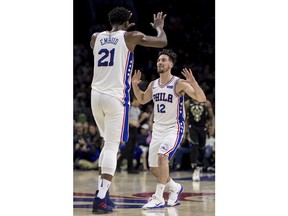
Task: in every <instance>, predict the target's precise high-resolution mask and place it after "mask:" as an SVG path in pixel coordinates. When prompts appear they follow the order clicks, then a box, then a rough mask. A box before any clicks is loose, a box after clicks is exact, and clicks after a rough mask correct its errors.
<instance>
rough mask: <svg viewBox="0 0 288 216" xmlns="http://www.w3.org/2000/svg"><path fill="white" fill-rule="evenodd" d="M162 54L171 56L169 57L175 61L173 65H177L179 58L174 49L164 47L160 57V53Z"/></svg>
mask: <svg viewBox="0 0 288 216" xmlns="http://www.w3.org/2000/svg"><path fill="white" fill-rule="evenodd" d="M162 54H164V55H167V56H169V58H170V59H171V61H172V62H173V65H175V63H176V60H177V54H176V53H175V52H174V51H173V50H171V49H163V50H161V51H160V52H159V54H158V57H159V56H160V55H162Z"/></svg>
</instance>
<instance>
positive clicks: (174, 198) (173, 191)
mask: <svg viewBox="0 0 288 216" xmlns="http://www.w3.org/2000/svg"><path fill="white" fill-rule="evenodd" d="M176 184H177V188H169V199H168V202H167V206H176V205H180V202H179V195H180V194H181V193H182V192H183V187H182V185H180V184H178V183H176Z"/></svg>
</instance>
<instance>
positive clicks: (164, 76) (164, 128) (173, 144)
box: [132, 49, 206, 209]
mask: <svg viewBox="0 0 288 216" xmlns="http://www.w3.org/2000/svg"><path fill="white" fill-rule="evenodd" d="M176 57H177V56H176V53H174V52H173V51H172V50H167V49H164V50H162V51H160V52H159V55H158V60H157V71H158V74H159V75H160V78H158V79H156V80H154V81H152V82H151V83H150V84H149V85H148V87H147V89H146V91H145V92H143V91H141V90H140V88H139V86H138V84H139V83H140V82H141V80H140V78H141V71H139V70H136V71H135V73H134V75H133V77H132V87H133V92H134V94H135V96H136V97H137V99H138V101H139V102H140V103H141V104H145V103H148V102H149V101H151V100H153V102H154V119H153V121H154V123H153V129H152V140H151V143H150V147H149V157H148V161H149V166H150V171H151V172H152V174H153V175H154V176H155V177H156V178H157V186H156V191H155V193H154V194H153V196H152V198H150V200H149V201H148V203H147V204H145V205H144V206H143V207H142V209H151V208H163V207H165V201H164V198H163V193H164V189H165V186H167V188H168V189H169V199H168V201H167V206H175V205H179V204H180V203H179V200H178V196H179V195H180V194H181V193H182V191H183V187H182V186H181V185H180V184H178V183H175V182H174V181H173V180H172V178H170V176H169V165H168V164H169V160H170V159H171V157H172V156H173V154H174V153H175V152H176V150H177V147H178V146H179V144H180V142H181V140H182V138H183V135H184V132H185V123H184V121H185V104H184V94H185V93H186V94H187V95H188V96H189V97H191V98H193V99H194V100H197V101H199V102H205V100H206V96H205V94H204V92H203V90H202V89H201V87H200V86H199V85H198V83H197V82H196V80H195V78H194V76H193V74H192V71H191V69H186V68H184V69H183V71H182V75H183V76H184V77H185V78H186V80H183V79H180V78H178V77H176V76H173V75H172V74H171V69H172V67H173V66H174V65H175V62H176Z"/></svg>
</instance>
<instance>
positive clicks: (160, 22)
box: [150, 12, 167, 29]
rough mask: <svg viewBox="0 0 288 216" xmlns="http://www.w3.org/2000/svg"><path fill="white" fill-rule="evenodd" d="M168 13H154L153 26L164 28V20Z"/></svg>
mask: <svg viewBox="0 0 288 216" xmlns="http://www.w3.org/2000/svg"><path fill="white" fill-rule="evenodd" d="M166 16H167V14H164V15H163V12H158V13H157V15H156V14H153V20H154V22H153V23H150V24H151V26H152V27H153V28H154V29H156V28H157V27H160V28H164V20H165V17H166Z"/></svg>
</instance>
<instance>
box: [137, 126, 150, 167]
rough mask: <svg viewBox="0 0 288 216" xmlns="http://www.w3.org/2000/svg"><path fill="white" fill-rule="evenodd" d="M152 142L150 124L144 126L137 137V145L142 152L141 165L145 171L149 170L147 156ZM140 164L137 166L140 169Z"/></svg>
mask: <svg viewBox="0 0 288 216" xmlns="http://www.w3.org/2000/svg"><path fill="white" fill-rule="evenodd" d="M150 141H151V131H150V130H149V125H148V124H143V125H142V126H141V129H140V133H139V134H138V135H137V144H138V146H139V147H140V149H141V150H142V154H141V161H140V163H141V164H142V166H143V171H147V170H148V163H147V156H148V150H149V144H150ZM139 166H140V164H137V168H139Z"/></svg>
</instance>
